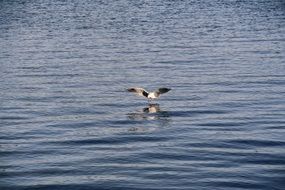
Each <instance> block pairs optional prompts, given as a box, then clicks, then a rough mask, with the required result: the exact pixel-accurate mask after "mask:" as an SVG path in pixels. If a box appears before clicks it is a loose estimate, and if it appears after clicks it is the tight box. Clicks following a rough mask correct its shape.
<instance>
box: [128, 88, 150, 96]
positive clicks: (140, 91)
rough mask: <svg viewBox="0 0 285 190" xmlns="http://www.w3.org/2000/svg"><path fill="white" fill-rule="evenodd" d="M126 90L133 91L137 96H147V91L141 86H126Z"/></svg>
mask: <svg viewBox="0 0 285 190" xmlns="http://www.w3.org/2000/svg"><path fill="white" fill-rule="evenodd" d="M127 90H128V91H129V92H133V93H135V94H136V95H139V96H144V97H147V96H148V92H147V91H146V90H145V89H143V88H128V89H127Z"/></svg>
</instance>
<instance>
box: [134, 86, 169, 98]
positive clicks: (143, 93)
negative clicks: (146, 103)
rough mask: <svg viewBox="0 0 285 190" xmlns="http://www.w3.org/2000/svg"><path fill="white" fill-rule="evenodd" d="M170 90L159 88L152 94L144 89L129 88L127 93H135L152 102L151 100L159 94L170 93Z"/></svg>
mask: <svg viewBox="0 0 285 190" xmlns="http://www.w3.org/2000/svg"><path fill="white" fill-rule="evenodd" d="M170 90H171V89H170V88H159V89H157V90H156V91H154V92H147V91H146V90H145V89H143V88H129V89H128V91H129V92H133V93H135V94H136V95H139V96H143V97H146V98H148V99H149V100H153V99H156V98H159V96H160V95H161V94H164V93H166V92H168V91H170Z"/></svg>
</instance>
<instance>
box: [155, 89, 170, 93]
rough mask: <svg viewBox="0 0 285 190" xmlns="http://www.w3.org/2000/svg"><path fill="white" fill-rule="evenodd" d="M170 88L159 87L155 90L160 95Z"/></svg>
mask: <svg viewBox="0 0 285 190" xmlns="http://www.w3.org/2000/svg"><path fill="white" fill-rule="evenodd" d="M170 90H171V89H170V88H159V89H157V90H156V91H155V92H156V93H157V94H159V95H160V94H164V93H166V92H168V91H170Z"/></svg>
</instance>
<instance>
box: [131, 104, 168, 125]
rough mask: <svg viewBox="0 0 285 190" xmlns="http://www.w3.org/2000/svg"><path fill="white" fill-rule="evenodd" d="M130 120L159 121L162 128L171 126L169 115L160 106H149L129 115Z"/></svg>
mask: <svg viewBox="0 0 285 190" xmlns="http://www.w3.org/2000/svg"><path fill="white" fill-rule="evenodd" d="M128 118H129V119H130V120H133V121H143V120H147V121H158V125H159V126H160V127H165V126H169V122H170V118H169V113H168V112H167V111H164V110H163V109H161V108H160V106H159V104H149V105H148V106H147V107H145V108H143V109H140V110H137V111H136V112H133V113H129V114H128Z"/></svg>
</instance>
